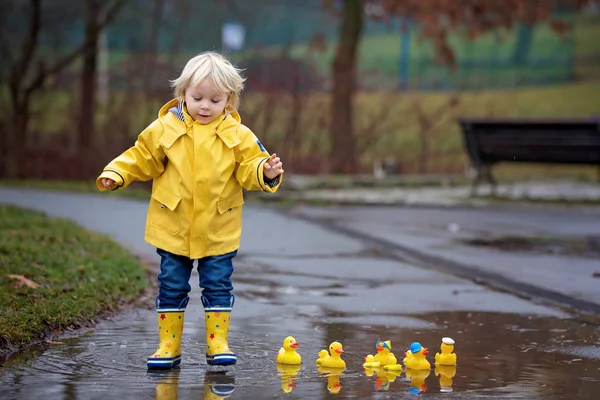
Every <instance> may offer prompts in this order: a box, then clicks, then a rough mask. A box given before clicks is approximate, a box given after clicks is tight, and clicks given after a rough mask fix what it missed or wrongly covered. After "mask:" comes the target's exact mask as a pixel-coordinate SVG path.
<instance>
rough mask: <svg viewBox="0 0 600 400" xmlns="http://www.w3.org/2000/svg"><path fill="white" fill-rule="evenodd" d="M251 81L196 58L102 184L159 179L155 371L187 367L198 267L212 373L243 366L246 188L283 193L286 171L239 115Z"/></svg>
mask: <svg viewBox="0 0 600 400" xmlns="http://www.w3.org/2000/svg"><path fill="white" fill-rule="evenodd" d="M243 83H244V78H242V76H241V75H240V70H238V69H237V68H235V67H234V66H233V65H232V64H231V63H230V62H229V61H228V60H227V59H225V57H223V56H221V55H220V54H217V53H213V52H205V53H202V54H199V55H198V56H196V57H194V58H192V59H191V60H189V61H188V63H187V64H186V66H185V67H184V69H183V71H182V73H181V75H180V76H179V78H177V79H175V80H174V81H172V82H171V84H172V87H173V88H174V93H175V97H176V98H175V99H173V100H171V101H169V102H168V103H167V104H165V105H164V106H163V107H162V108H161V109H160V111H159V113H158V118H157V119H156V120H155V121H154V122H152V124H150V125H149V126H148V127H147V128H146V129H145V130H144V131H143V132H142V133H141V134H140V135H139V136H138V139H137V141H136V142H135V145H134V146H133V147H131V148H130V149H128V150H126V151H125V152H124V153H122V154H121V155H120V156H118V157H117V158H115V159H114V160H113V161H111V162H110V163H109V164H108V165H107V166H106V168H104V171H103V172H102V174H101V175H100V176H99V177H98V178H97V180H96V184H97V186H98V188H99V189H100V190H116V189H123V188H126V187H127V186H128V185H129V184H130V183H131V182H133V181H136V180H138V181H146V180H150V179H153V184H152V196H151V200H150V204H149V209H148V217H147V220H146V234H145V239H146V241H147V242H149V243H150V244H152V245H153V246H155V247H156V248H157V252H158V254H159V255H160V257H161V262H160V269H161V272H160V274H159V275H158V280H159V283H160V285H159V294H158V296H157V298H156V309H157V313H158V326H159V339H160V342H159V346H158V349H157V350H156V351H155V352H154V354H153V355H151V356H150V357H149V358H148V368H172V367H175V366H177V365H179V364H180V362H181V334H182V332H183V320H184V318H183V317H184V311H185V308H186V306H187V302H188V293H189V291H190V290H191V287H190V285H189V283H188V282H189V279H190V275H191V272H192V268H193V261H194V260H198V273H199V275H200V286H201V287H202V289H203V290H202V303H203V306H204V310H205V321H206V360H207V363H208V364H209V365H233V364H235V363H236V361H237V359H236V356H235V354H234V353H233V352H232V351H231V350H230V349H229V345H228V342H227V336H228V330H229V320H230V313H231V310H232V308H233V304H234V300H235V298H234V296H233V295H232V294H231V291H232V290H233V286H232V283H231V274H232V273H233V264H232V260H233V257H235V255H236V254H237V249H238V248H239V243H240V236H241V231H242V204H243V203H244V198H243V194H242V188H245V189H247V190H263V191H265V192H270V193H274V192H275V191H277V189H278V188H279V185H280V184H281V178H282V175H281V174H283V164H282V163H281V160H280V159H279V157H277V155H276V154H272V155H269V153H267V152H266V150H265V148H264V147H263V145H262V144H261V143H260V141H259V140H258V139H257V138H256V136H255V135H254V134H253V133H252V131H250V129H248V128H247V127H246V126H244V125H242V124H241V120H240V116H239V114H238V112H237V111H236V108H237V107H238V105H239V96H240V92H241V90H242V88H243Z"/></svg>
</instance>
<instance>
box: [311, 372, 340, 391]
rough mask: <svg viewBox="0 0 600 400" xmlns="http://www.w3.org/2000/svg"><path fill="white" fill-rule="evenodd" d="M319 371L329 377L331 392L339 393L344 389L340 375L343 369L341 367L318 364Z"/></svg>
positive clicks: (328, 387) (328, 384)
mask: <svg viewBox="0 0 600 400" xmlns="http://www.w3.org/2000/svg"><path fill="white" fill-rule="evenodd" d="M317 371H318V372H319V373H320V374H321V375H323V376H326V377H327V391H328V392H329V393H331V394H338V393H339V392H340V390H342V384H341V382H340V376H342V371H341V370H340V369H339V368H328V367H323V366H318V367H317Z"/></svg>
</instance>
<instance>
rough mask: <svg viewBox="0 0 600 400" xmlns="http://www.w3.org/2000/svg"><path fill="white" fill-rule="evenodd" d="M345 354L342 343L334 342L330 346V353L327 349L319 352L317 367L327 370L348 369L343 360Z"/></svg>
mask: <svg viewBox="0 0 600 400" xmlns="http://www.w3.org/2000/svg"><path fill="white" fill-rule="evenodd" d="M343 353H344V349H343V348H342V344H341V343H340V342H332V343H331V344H330V345H329V352H327V350H325V349H323V350H321V351H319V358H317V365H320V366H323V367H326V368H346V362H345V361H344V360H342V354H343Z"/></svg>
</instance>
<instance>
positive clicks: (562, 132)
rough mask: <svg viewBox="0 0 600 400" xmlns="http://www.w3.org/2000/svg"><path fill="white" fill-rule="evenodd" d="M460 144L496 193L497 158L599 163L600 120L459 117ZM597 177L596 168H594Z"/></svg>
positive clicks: (473, 188) (479, 177)
mask: <svg viewBox="0 0 600 400" xmlns="http://www.w3.org/2000/svg"><path fill="white" fill-rule="evenodd" d="M459 123H460V126H461V128H462V131H463V139H464V146H465V149H466V151H467V153H468V155H469V158H470V160H471V162H472V165H473V167H474V168H475V170H476V172H477V174H476V176H475V178H474V179H473V181H472V184H471V195H472V196H473V195H475V194H476V192H477V186H478V185H479V183H480V182H481V180H482V179H483V178H485V179H486V180H487V181H488V182H489V183H490V185H491V188H492V194H495V193H496V186H497V182H496V180H495V179H494V177H493V176H492V171H491V168H492V166H493V165H494V164H497V163H499V162H527V163H545V164H580V165H597V166H599V167H600V120H593V119H588V120H516V119H514V120H509V119H507V120H500V119H460V120H459ZM598 172H599V174H598V179H599V180H600V168H599V170H598Z"/></svg>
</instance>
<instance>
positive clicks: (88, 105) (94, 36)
mask: <svg viewBox="0 0 600 400" xmlns="http://www.w3.org/2000/svg"><path fill="white" fill-rule="evenodd" d="M126 1H127V0H113V1H112V2H110V3H108V5H107V4H106V2H103V1H100V0H86V3H85V38H84V42H83V44H82V47H81V52H82V53H83V68H82V71H81V103H80V113H79V126H78V130H77V145H78V147H79V148H80V149H88V148H89V147H90V144H91V138H92V137H93V135H94V112H95V108H96V107H95V105H96V82H97V79H96V78H97V70H98V39H99V37H100V33H101V32H102V29H104V28H105V26H106V25H107V24H108V23H109V22H110V21H111V20H112V19H113V18H114V17H115V16H116V15H117V13H118V12H119V10H120V8H121V7H122V6H123V4H124V3H125V2H126ZM103 4H104V5H103Z"/></svg>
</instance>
